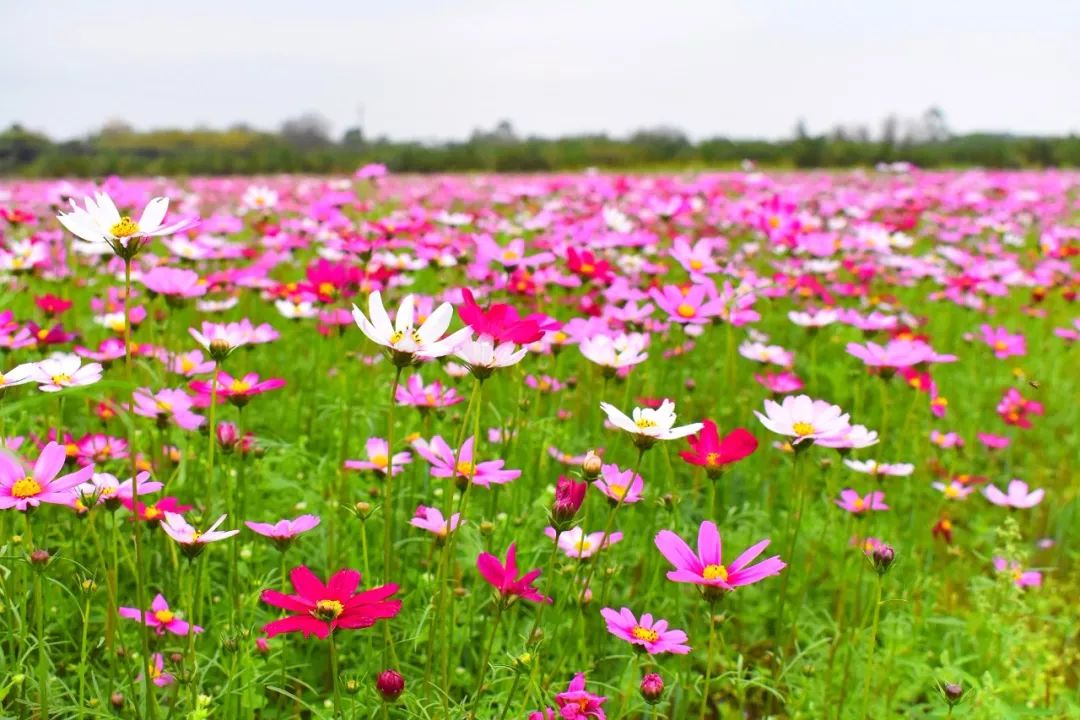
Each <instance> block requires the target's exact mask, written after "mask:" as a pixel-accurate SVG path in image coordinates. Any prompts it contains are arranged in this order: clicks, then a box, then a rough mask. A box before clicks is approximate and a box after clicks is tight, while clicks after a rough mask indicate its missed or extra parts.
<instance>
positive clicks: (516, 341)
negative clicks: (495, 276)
mask: <svg viewBox="0 0 1080 720" xmlns="http://www.w3.org/2000/svg"><path fill="white" fill-rule="evenodd" d="M461 298H462V304H461V306H460V307H458V314H459V315H460V316H461V319H462V320H463V321H464V322H465V324H466V325H468V326H469V327H470V328H472V329H473V330H475V331H476V333H477V334H478V335H479V336H480V337H487V338H488V339H489V340H490V341H491V342H492V343H493V344H498V345H500V346H503V345H510V346H513V345H529V344H531V343H534V342H537V341H538V340H540V339H541V338H543V337H544V332H545V330H544V327H543V326H542V324H541V322H540V318H539V317H537V316H532V315H530V316H529V317H525V318H522V317H521V316H520V315H518V311H517V309H516V308H514V306H513V305H508V304H506V303H494V304H492V305H491V306H490V307H488V309H487V310H484V309H483V308H481V307H480V306H479V305H478V304H477V302H476V300H475V299H474V298H473V294H472V291H471V290H469V289H468V288H465V289H463V290H462V291H461Z"/></svg>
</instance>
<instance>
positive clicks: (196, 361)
mask: <svg viewBox="0 0 1080 720" xmlns="http://www.w3.org/2000/svg"><path fill="white" fill-rule="evenodd" d="M166 362H168V363H169V370H170V371H172V372H174V373H176V374H177V375H183V376H185V377H193V376H195V375H203V374H205V373H208V372H211V371H212V370H213V369H214V361H213V360H207V359H204V358H203V354H202V353H201V352H199V351H198V350H192V351H191V352H186V353H180V354H178V355H176V356H175V357H172V359H171V360H170V359H168V358H166Z"/></svg>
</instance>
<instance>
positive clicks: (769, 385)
mask: <svg viewBox="0 0 1080 720" xmlns="http://www.w3.org/2000/svg"><path fill="white" fill-rule="evenodd" d="M754 379H755V380H757V381H758V383H760V384H761V385H762V386H764V387H765V389H766V390H768V391H769V392H773V393H776V394H777V395H783V394H785V393H792V392H798V391H799V390H802V389H803V381H802V380H801V379H800V378H799V376H798V375H796V374H795V373H792V372H780V373H764V374H757V373H755V374H754Z"/></svg>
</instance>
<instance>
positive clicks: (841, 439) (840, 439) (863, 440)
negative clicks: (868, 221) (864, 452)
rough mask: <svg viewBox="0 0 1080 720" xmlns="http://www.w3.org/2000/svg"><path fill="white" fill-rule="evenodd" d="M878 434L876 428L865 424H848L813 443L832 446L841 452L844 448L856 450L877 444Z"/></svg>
mask: <svg viewBox="0 0 1080 720" xmlns="http://www.w3.org/2000/svg"><path fill="white" fill-rule="evenodd" d="M877 443H878V434H877V431H876V430H869V429H867V427H866V426H865V425H849V426H848V427H847V428H845V429H844V430H842V431H841V432H838V433H837V434H835V435H827V436H825V437H821V438H818V439H817V440H815V441H814V444H815V445H820V446H821V447H827V448H834V449H836V450H840V451H841V453H843V452H844V451H846V450H857V449H860V448H867V447H870V446H871V445H877Z"/></svg>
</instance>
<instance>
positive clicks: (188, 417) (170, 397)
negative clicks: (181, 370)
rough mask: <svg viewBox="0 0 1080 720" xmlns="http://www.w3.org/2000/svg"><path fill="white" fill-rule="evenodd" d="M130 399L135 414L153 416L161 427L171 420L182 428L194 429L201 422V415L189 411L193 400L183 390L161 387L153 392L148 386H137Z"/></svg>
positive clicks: (192, 405)
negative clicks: (132, 402) (132, 401)
mask: <svg viewBox="0 0 1080 720" xmlns="http://www.w3.org/2000/svg"><path fill="white" fill-rule="evenodd" d="M132 399H133V400H134V401H135V402H134V404H133V405H132V410H133V411H134V412H135V414H136V415H141V416H142V417H148V418H154V419H155V420H157V422H158V424H159V425H160V426H161V427H165V426H167V425H168V424H169V422H170V421H172V422H175V423H176V425H177V426H179V427H180V428H182V429H184V430H194V429H196V428H197V427H199V426H200V425H202V423H203V417H202V415H196V414H195V413H193V412H191V408H192V407H194V402H193V401H192V399H191V397H190V396H189V395H188V394H187V393H186V392H184V391H183V390H179V389H175V390H174V389H171V388H163V389H161V390H158V391H157V392H156V393H155V392H151V390H150V389H149V388H139V389H138V390H136V391H135V392H134V393H133V395H132Z"/></svg>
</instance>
